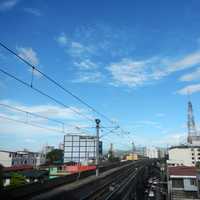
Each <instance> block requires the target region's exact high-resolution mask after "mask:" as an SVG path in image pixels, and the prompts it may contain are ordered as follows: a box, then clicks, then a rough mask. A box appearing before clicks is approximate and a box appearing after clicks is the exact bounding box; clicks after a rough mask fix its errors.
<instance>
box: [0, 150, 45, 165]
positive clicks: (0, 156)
mask: <svg viewBox="0 0 200 200" xmlns="http://www.w3.org/2000/svg"><path fill="white" fill-rule="evenodd" d="M44 163H45V155H44V154H42V153H38V152H30V151H27V150H24V151H16V152H12V151H4V150H0V164H1V165H3V166H4V167H11V166H16V165H31V166H34V167H36V166H39V165H41V164H44Z"/></svg>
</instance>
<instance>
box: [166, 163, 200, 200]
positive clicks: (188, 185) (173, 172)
mask: <svg viewBox="0 0 200 200" xmlns="http://www.w3.org/2000/svg"><path fill="white" fill-rule="evenodd" d="M198 185H199V180H198V172H197V171H196V169H195V167H185V166H176V167H168V197H169V199H170V200H179V199H180V200H189V199H196V200H197V199H199V187H198Z"/></svg>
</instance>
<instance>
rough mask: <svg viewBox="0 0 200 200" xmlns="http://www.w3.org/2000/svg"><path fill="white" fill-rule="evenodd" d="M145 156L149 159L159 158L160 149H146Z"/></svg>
mask: <svg viewBox="0 0 200 200" xmlns="http://www.w3.org/2000/svg"><path fill="white" fill-rule="evenodd" d="M145 156H146V157H148V158H158V149H157V148H155V147H146V148H145Z"/></svg>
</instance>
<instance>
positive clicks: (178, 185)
mask: <svg viewBox="0 0 200 200" xmlns="http://www.w3.org/2000/svg"><path fill="white" fill-rule="evenodd" d="M172 187H173V188H183V179H172Z"/></svg>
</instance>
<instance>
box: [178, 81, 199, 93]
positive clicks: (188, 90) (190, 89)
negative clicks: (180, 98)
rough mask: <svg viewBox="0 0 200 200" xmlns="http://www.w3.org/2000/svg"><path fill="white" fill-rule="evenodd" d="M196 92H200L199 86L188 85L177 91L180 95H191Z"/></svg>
mask: <svg viewBox="0 0 200 200" xmlns="http://www.w3.org/2000/svg"><path fill="white" fill-rule="evenodd" d="M197 92H200V84H193V85H188V86H186V87H184V88H182V89H180V90H178V91H177V93H178V94H181V95H187V94H188V93H189V94H192V93H197Z"/></svg>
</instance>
